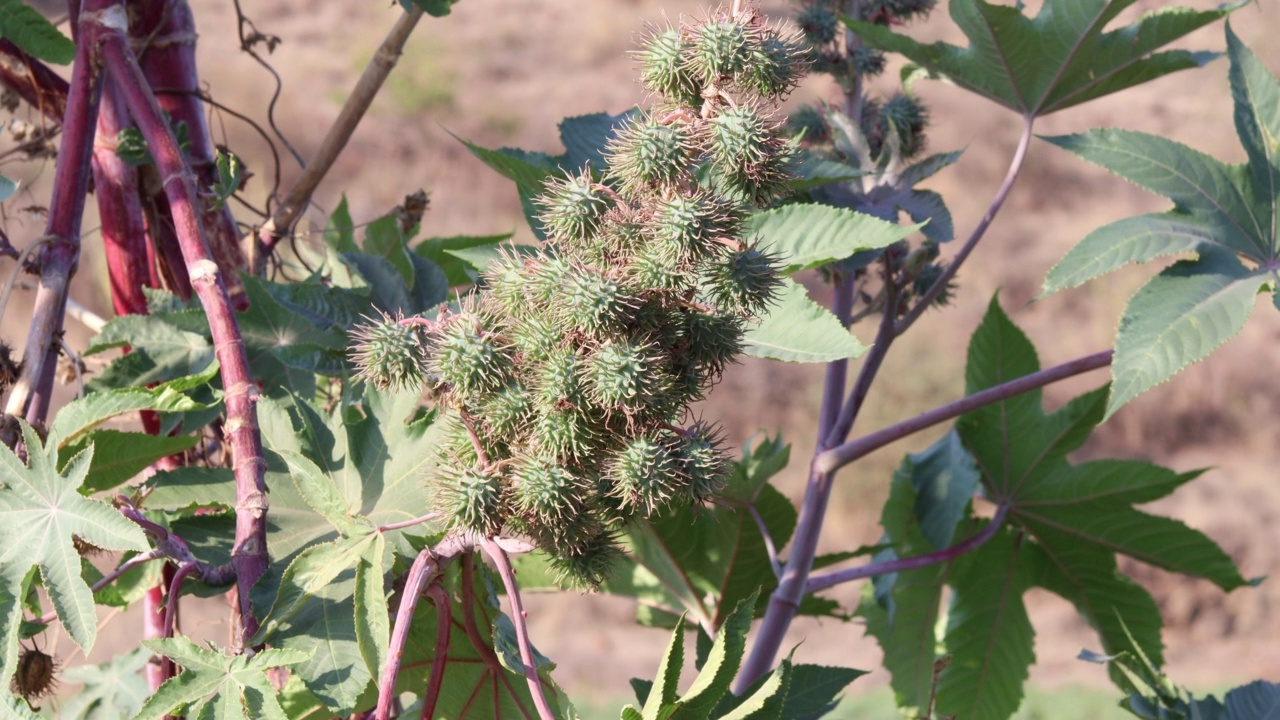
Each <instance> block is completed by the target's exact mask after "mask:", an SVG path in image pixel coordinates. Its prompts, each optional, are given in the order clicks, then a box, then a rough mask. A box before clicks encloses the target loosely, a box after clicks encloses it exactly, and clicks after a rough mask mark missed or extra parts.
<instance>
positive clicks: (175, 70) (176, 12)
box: [129, 0, 247, 309]
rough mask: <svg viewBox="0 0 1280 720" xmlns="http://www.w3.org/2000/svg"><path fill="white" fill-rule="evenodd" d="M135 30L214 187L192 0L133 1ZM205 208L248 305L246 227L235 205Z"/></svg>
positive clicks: (159, 91) (162, 95)
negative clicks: (238, 218) (243, 249)
mask: <svg viewBox="0 0 1280 720" xmlns="http://www.w3.org/2000/svg"><path fill="white" fill-rule="evenodd" d="M129 12H130V17H129V32H130V35H131V37H132V38H133V39H134V42H135V45H134V47H137V48H139V50H138V64H139V65H140V66H141V68H142V74H143V75H144V76H145V77H146V78H147V81H148V83H149V84H150V87H151V88H153V91H154V92H155V93H156V100H157V101H158V102H159V103H160V107H161V108H163V109H164V110H165V111H166V112H168V113H169V117H170V118H172V119H173V122H174V123H179V122H182V123H186V126H187V139H188V143H187V147H186V148H185V151H186V155H187V161H188V163H189V164H190V166H191V169H192V170H193V171H194V172H195V174H196V185H197V187H198V188H199V189H200V191H201V192H202V193H207V192H210V189H211V188H212V187H213V184H214V182H215V181H216V180H217V177H218V169H217V164H216V161H215V154H214V146H213V140H212V139H211V138H210V135H209V123H208V121H207V120H206V119H205V107H204V103H203V102H201V100H200V97H199V93H198V91H199V90H200V73H199V70H198V68H197V66H196V25H195V18H194V17H193V16H192V14H191V7H190V5H188V4H187V1H186V0H133V1H132V2H130V3H129ZM201 212H202V214H203V219H204V227H205V231H206V232H207V233H208V235H207V240H208V242H209V249H210V250H211V251H212V253H213V259H214V260H215V261H216V262H217V263H218V267H219V268H220V269H221V270H222V277H223V282H224V283H226V285H227V291H228V292H229V293H230V295H231V299H232V303H233V306H234V307H236V308H237V309H244V307H245V306H246V303H247V300H246V298H245V295H244V283H243V282H241V279H240V272H241V271H243V270H244V269H245V268H246V265H245V259H244V254H243V253H242V252H241V250H240V233H239V230H238V229H237V227H236V219H235V217H234V216H233V215H232V214H231V208H230V207H229V206H228V205H227V204H226V203H223V204H222V205H221V206H219V207H217V208H215V207H213V205H212V204H207V203H202V204H201Z"/></svg>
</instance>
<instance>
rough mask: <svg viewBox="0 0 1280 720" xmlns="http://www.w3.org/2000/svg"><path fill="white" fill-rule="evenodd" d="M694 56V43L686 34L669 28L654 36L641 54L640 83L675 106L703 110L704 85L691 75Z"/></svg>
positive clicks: (678, 29)
mask: <svg viewBox="0 0 1280 720" xmlns="http://www.w3.org/2000/svg"><path fill="white" fill-rule="evenodd" d="M692 54H693V43H692V42H690V41H689V38H688V35H687V34H686V33H685V32H684V30H682V29H680V28H667V29H665V30H662V31H661V32H657V33H654V34H653V35H652V36H651V37H650V38H649V39H648V41H647V42H646V43H645V45H644V49H643V50H641V51H640V53H639V59H640V81H641V82H643V83H644V86H645V87H646V88H648V89H649V90H651V91H653V92H656V93H658V94H660V95H662V96H664V97H666V98H667V99H668V100H670V101H672V102H673V103H676V104H678V105H685V106H688V107H692V108H694V109H697V108H700V107H701V106H702V97H701V95H700V94H699V90H700V87H701V83H699V82H698V80H697V79H696V78H695V77H694V75H693V73H691V72H690V71H689V63H688V58H689V57H690V56H691V55H692Z"/></svg>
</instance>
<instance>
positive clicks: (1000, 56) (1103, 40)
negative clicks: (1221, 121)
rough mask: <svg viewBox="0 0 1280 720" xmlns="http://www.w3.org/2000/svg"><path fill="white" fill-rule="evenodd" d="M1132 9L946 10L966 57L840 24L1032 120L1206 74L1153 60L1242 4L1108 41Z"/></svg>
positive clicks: (1168, 59)
mask: <svg viewBox="0 0 1280 720" xmlns="http://www.w3.org/2000/svg"><path fill="white" fill-rule="evenodd" d="M1134 2H1136V0H1046V2H1045V3H1044V6H1043V7H1042V8H1041V9H1040V13H1039V14H1038V15H1037V16H1036V17H1035V18H1034V19H1032V18H1028V17H1026V16H1025V15H1023V13H1022V5H1021V3H1019V4H1018V5H1016V6H1008V5H995V4H992V3H988V2H985V1H984V0H951V3H950V9H951V17H952V19H953V20H954V21H955V23H956V25H957V26H959V28H960V30H961V31H963V32H964V34H965V35H966V36H967V37H968V38H969V46H968V47H966V48H961V47H956V46H955V45H949V44H947V43H942V42H938V43H934V44H932V45H925V44H923V43H920V42H916V41H915V40H912V39H910V38H908V37H906V36H903V35H898V34H897V33H894V32H892V31H891V30H889V29H888V28H884V27H880V26H878V25H872V24H869V23H863V22H858V21H856V20H845V23H846V24H847V25H848V26H849V27H850V28H851V29H852V30H853V31H854V32H855V33H857V34H858V36H859V37H860V38H861V39H862V41H863V42H864V43H866V44H867V45H869V46H871V47H874V48H878V49H880V50H890V51H893V52H898V53H901V54H903V55H905V56H907V58H909V59H910V60H911V61H912V62H915V63H916V64H918V65H921V66H923V67H924V68H926V69H927V70H929V71H931V72H932V73H934V74H936V75H940V76H943V77H945V78H946V79H947V80H950V81H951V82H954V83H955V84H956V85H959V86H960V87H963V88H965V89H966V90H969V91H971V92H975V93H977V94H979V95H982V96H983V97H986V98H988V99H990V100H993V101H995V102H997V103H1000V104H1001V105H1004V106H1005V107H1007V108H1010V109H1012V110H1015V111H1017V112H1019V113H1022V114H1023V115H1026V116H1028V117H1033V116H1037V115H1047V114H1049V113H1051V112H1056V111H1058V110H1062V109H1065V108H1069V107H1072V106H1074V105H1078V104H1080V103H1083V102H1087V101H1089V100H1094V99H1096V98H1099V97H1102V96H1104V95H1110V94H1111V93H1114V92H1118V91H1121V90H1124V89H1127V88H1130V87H1133V86H1134V85H1139V84H1141V83H1144V82H1148V81H1150V80H1154V79H1156V78H1159V77H1163V76H1165V75H1168V74H1169V73H1172V72H1176V71H1178V70H1185V69H1189V68H1196V67H1200V66H1202V65H1204V64H1205V63H1206V62H1208V61H1209V60H1211V59H1213V58H1214V57H1216V55H1215V54H1214V53H1207V52H1190V51H1186V50H1167V51H1162V52H1158V51H1159V50H1160V48H1162V47H1164V46H1166V45H1168V44H1169V43H1171V42H1173V41H1175V40H1177V39H1178V38H1181V37H1183V36H1185V35H1187V34H1189V33H1191V32H1193V31H1194V30H1196V29H1197V28H1200V27H1203V26H1204V25H1207V24H1209V23H1211V22H1214V21H1215V20H1218V19H1220V18H1222V17H1225V16H1226V15H1227V14H1228V13H1230V12H1231V11H1232V10H1234V9H1236V8H1238V7H1241V6H1242V5H1244V4H1245V2H1236V3H1233V4H1230V5H1226V6H1223V7H1220V8H1217V9H1214V10H1205V11H1195V10H1191V9H1189V8H1176V7H1167V8H1161V9H1159V10H1156V11H1153V12H1150V13H1147V14H1145V15H1143V16H1142V17H1140V18H1138V19H1137V20H1136V21H1134V22H1133V23H1131V24H1129V25H1125V26H1123V27H1119V28H1115V29H1113V30H1110V31H1106V28H1107V26H1108V25H1109V24H1110V23H1111V22H1112V21H1113V20H1114V19H1115V18H1116V17H1117V16H1118V15H1119V14H1120V13H1121V12H1122V11H1123V10H1125V9H1126V8H1127V7H1129V6H1130V5H1133V4H1134Z"/></svg>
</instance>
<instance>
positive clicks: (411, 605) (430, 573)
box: [374, 547, 447, 720]
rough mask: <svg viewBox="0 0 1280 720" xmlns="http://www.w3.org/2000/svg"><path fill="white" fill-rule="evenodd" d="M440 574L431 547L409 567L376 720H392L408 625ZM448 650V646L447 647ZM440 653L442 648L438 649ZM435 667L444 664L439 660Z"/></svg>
mask: <svg viewBox="0 0 1280 720" xmlns="http://www.w3.org/2000/svg"><path fill="white" fill-rule="evenodd" d="M439 571H440V565H439V564H438V563H437V562H436V556H435V554H433V553H432V552H431V548H429V547H428V548H423V549H422V552H420V553H418V557H416V558H414V560H413V565H412V566H410V567H409V575H408V577H407V578H406V579H405V582H404V590H402V591H401V593H400V607H399V609H397V610H396V622H395V625H394V626H392V630H391V642H390V644H389V645H388V646H387V659H386V660H385V661H384V662H383V665H382V675H381V677H379V678H378V706H377V708H376V709H375V711H374V718H375V720H389V719H390V717H391V702H392V701H393V700H395V698H396V678H397V677H398V676H399V675H400V662H401V658H402V656H403V655H404V648H405V644H406V643H408V641H409V626H410V625H411V624H412V623H413V613H414V611H416V610H417V609H418V598H420V597H422V591H423V589H424V588H426V586H427V583H429V582H431V581H432V579H433V577H434V575H435V574H436V573H438V572H439ZM446 648H447V646H446ZM436 651H437V652H440V651H441V648H440V646H438V645H437V646H436ZM435 662H436V664H438V665H442V664H443V663H441V662H440V658H438V657H437V658H436V660H435Z"/></svg>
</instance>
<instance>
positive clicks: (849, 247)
mask: <svg viewBox="0 0 1280 720" xmlns="http://www.w3.org/2000/svg"><path fill="white" fill-rule="evenodd" d="M919 229H920V226H918V225H912V226H901V225H895V224H894V223H890V222H885V221H884V220H881V219H879V218H875V217H872V216H870V215H866V214H863V213H859V212H854V211H853V210H849V209H847V208H837V207H831V206H830V205H823V204H818V203H803V204H795V205H783V206H782V207H779V208H774V209H772V210H765V211H764V212H759V213H756V214H755V215H752V216H751V218H750V219H749V220H748V221H747V223H746V225H745V227H744V228H743V230H742V236H743V237H744V238H746V239H747V240H748V241H751V240H759V242H760V248H761V250H764V251H766V252H769V253H774V254H777V255H779V256H780V257H781V258H782V261H783V263H784V267H783V273H784V274H788V275H789V274H791V273H795V272H799V271H800V270H807V269H809V268H814V267H818V266H819V265H825V264H827V263H830V262H835V261H837V260H843V259H845V258H847V257H849V256H850V255H853V254H854V253H856V252H859V251H862V250H875V249H880V248H884V247H888V246H889V245H892V244H893V243H895V242H897V241H899V240H901V239H902V238H905V237H907V236H908V235H910V234H911V233H913V232H915V231H916V230H919Z"/></svg>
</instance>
